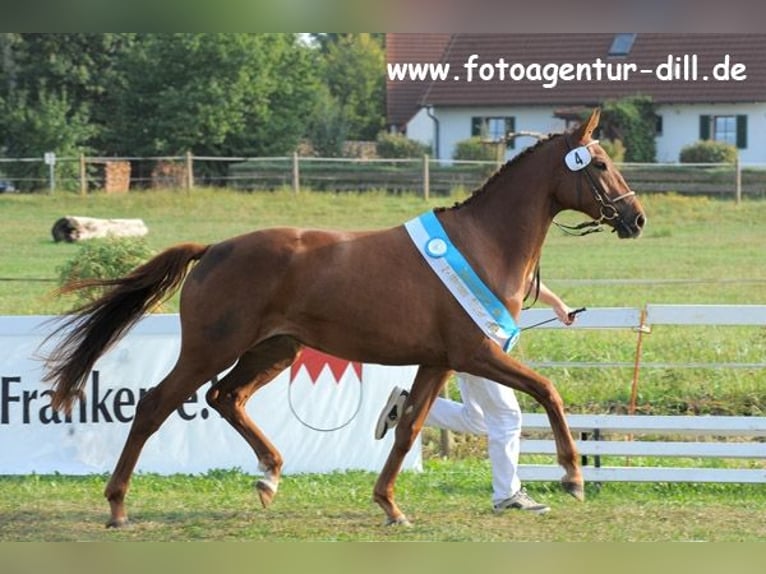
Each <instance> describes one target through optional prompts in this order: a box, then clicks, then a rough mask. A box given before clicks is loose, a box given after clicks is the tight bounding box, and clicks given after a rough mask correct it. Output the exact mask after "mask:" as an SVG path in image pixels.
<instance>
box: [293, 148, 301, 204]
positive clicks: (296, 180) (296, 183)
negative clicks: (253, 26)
mask: <svg viewBox="0 0 766 574" xmlns="http://www.w3.org/2000/svg"><path fill="white" fill-rule="evenodd" d="M300 189H301V172H300V167H299V165H298V152H297V151H294V152H293V193H295V194H297V193H298V192H299V191H300Z"/></svg>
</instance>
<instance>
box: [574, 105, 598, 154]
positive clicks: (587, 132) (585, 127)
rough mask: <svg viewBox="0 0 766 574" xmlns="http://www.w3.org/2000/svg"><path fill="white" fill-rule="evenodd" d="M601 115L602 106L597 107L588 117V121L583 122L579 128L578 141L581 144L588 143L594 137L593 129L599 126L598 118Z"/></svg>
mask: <svg viewBox="0 0 766 574" xmlns="http://www.w3.org/2000/svg"><path fill="white" fill-rule="evenodd" d="M600 117H601V108H595V109H594V110H593V111H592V112H591V114H590V117H589V118H588V121H586V122H583V124H582V125H581V126H580V127H579V128H578V130H577V141H578V142H580V144H581V145H584V144H586V143H588V142H589V141H590V140H591V139H593V137H592V136H593V130H595V129H596V128H597V127H598V120H599V118H600Z"/></svg>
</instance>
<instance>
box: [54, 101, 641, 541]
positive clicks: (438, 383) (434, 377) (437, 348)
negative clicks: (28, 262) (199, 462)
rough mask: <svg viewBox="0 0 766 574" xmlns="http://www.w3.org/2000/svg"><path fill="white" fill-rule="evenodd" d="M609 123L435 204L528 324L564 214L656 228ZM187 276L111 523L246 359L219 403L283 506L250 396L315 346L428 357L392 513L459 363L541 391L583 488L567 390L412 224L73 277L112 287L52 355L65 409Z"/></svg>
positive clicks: (378, 490) (284, 235)
mask: <svg viewBox="0 0 766 574" xmlns="http://www.w3.org/2000/svg"><path fill="white" fill-rule="evenodd" d="M598 117H599V111H598V110H594V112H593V113H592V114H591V116H590V119H589V120H588V121H586V122H585V123H583V124H582V126H581V127H579V128H577V129H576V130H575V131H572V132H569V133H565V134H556V135H552V136H549V137H548V138H547V139H545V140H542V141H540V142H538V143H537V144H536V145H534V146H533V147H531V148H530V149H528V150H526V151H525V152H523V153H522V154H520V155H519V156H518V157H516V158H514V159H513V160H511V161H510V162H508V163H507V164H505V165H504V166H503V167H502V168H500V169H499V170H498V171H497V172H496V173H495V174H494V175H493V176H492V177H490V178H489V180H488V181H487V182H486V183H485V184H484V185H483V186H482V187H481V188H480V189H479V190H477V191H475V192H474V193H473V194H472V195H471V196H470V197H469V198H468V199H467V200H466V201H464V202H462V203H460V204H456V205H455V206H454V207H452V208H441V209H437V210H436V212H435V213H436V216H437V218H438V220H439V221H440V223H441V225H442V226H443V228H444V229H445V230H446V233H447V235H448V237H449V238H450V239H451V240H452V242H453V244H454V245H455V246H456V247H457V248H458V249H459V251H460V252H461V253H462V254H463V255H464V257H465V259H466V260H467V261H468V262H469V263H470V265H471V266H472V267H473V269H474V270H475V271H476V273H477V274H478V275H480V276H481V278H482V280H483V281H484V282H485V284H486V286H487V287H489V289H490V290H491V291H492V292H494V294H495V295H496V296H497V297H498V298H499V300H500V301H501V303H502V304H503V305H504V306H505V308H507V310H508V311H509V312H510V315H511V316H512V317H513V318H514V319H516V320H518V315H519V312H520V310H521V306H522V301H523V299H524V296H525V291H526V286H527V283H528V281H527V278H528V277H529V276H530V275H531V274H532V273H533V271H534V269H535V267H536V265H537V262H538V261H539V259H540V254H541V249H542V245H543V241H544V239H545V236H546V233H547V231H548V228H549V226H550V224H551V222H552V220H553V217H554V216H555V215H556V214H557V213H559V212H560V211H562V210H566V209H572V210H577V211H580V212H582V213H584V214H586V215H587V216H589V217H591V218H593V220H594V221H595V222H598V223H603V224H607V225H609V226H611V227H612V228H613V230H614V231H616V232H617V234H618V236H619V237H621V238H627V237H637V236H638V235H640V233H641V230H642V227H643V225H644V222H645V216H644V211H643V208H642V207H641V205H640V204H639V202H638V200H637V199H636V197H635V194H634V193H633V192H632V191H630V189H629V188H628V186H627V184H626V183H625V181H624V180H623V178H622V176H621V175H620V173H619V172H618V170H617V169H616V168H615V166H614V165H613V163H612V162H611V160H610V159H609V157H608V156H607V154H606V153H605V152H604V150H603V149H602V148H601V147H600V146H599V145H598V144H597V142H596V141H595V140H593V138H592V132H593V130H594V128H596V127H597V124H598ZM580 146H587V147H585V148H583V147H580ZM573 149H580V150H582V149H586V150H587V151H588V152H589V154H590V156H592V157H591V158H588V159H590V165H587V167H585V168H584V169H580V168H577V169H575V168H573V167H572V165H571V163H570V162H569V161H567V162H565V157H567V159H568V160H571V153H570V152H572V150H573ZM568 154H569V155H568ZM586 155H587V154H586ZM577 159H578V160H579V159H580V158H579V157H578V158H577ZM193 262H196V265H194V267H193V268H192V269H191V271H189V268H190V267H191V264H192V263H193ZM187 275H188V277H187ZM184 279H185V280H184ZM182 283H183V289H182V292H181V301H180V319H181V349H180V353H179V357H178V360H177V362H176V364H175V366H174V367H173V368H172V370H171V371H170V373H169V374H168V375H167V376H166V377H165V378H164V379H163V380H162V382H160V383H159V384H158V385H157V386H156V387H154V388H152V389H151V390H150V391H149V392H148V393H147V394H146V395H145V396H144V397H143V398H142V399H141V400H140V401H139V403H138V405H137V408H136V413H135V419H134V420H133V424H132V426H131V429H130V433H129V435H128V438H127V440H126V442H125V446H124V448H123V451H122V454H121V456H120V458H119V461H118V462H117V465H116V467H115V469H114V472H113V474H112V476H111V479H110V480H109V483H108V484H107V486H106V490H105V496H106V498H107V499H108V501H109V504H110V508H111V518H110V519H109V522H108V523H107V526H114V527H117V526H122V525H124V524H126V523H127V513H126V510H125V495H126V492H127V490H128V485H129V482H130V477H131V475H132V473H133V469H134V467H135V465H136V462H137V460H138V457H139V454H140V453H141V449H142V447H143V445H144V443H145V442H146V440H147V439H148V438H149V437H150V436H151V435H152V433H154V432H155V431H156V430H157V429H158V428H159V427H160V425H161V424H162V423H163V421H165V419H166V418H167V417H168V416H169V415H170V414H171V413H172V412H173V411H174V410H175V409H176V408H177V407H178V406H179V405H181V403H183V401H184V400H186V398H187V397H189V396H190V395H191V394H192V393H194V391H196V390H197V389H198V388H199V387H200V386H201V385H203V384H204V383H206V382H207V381H210V380H211V379H213V378H214V377H215V376H216V375H217V374H218V373H220V372H222V371H223V370H225V369H226V368H227V367H229V366H230V365H232V364H234V363H235V362H236V365H235V366H234V368H233V369H232V370H231V371H230V372H229V373H228V374H227V375H226V376H225V377H223V378H222V379H221V380H220V381H218V382H216V383H215V384H213V385H212V386H211V388H210V390H209V391H208V392H207V395H206V399H207V402H208V403H209V404H210V406H211V407H213V408H214V409H215V410H217V411H218V412H219V413H220V414H221V415H222V416H223V417H224V418H225V419H226V420H227V421H228V422H229V423H230V424H231V425H232V426H233V427H234V428H235V429H236V430H237V431H238V432H239V433H240V434H241V435H242V437H243V438H244V439H245V440H246V441H247V443H248V444H249V445H250V446H251V447H252V449H253V451H254V452H255V455H256V456H257V457H258V461H259V466H260V468H261V469H262V470H263V472H264V477H263V478H262V479H261V480H259V481H258V482H257V484H256V489H257V492H258V494H259V496H260V500H261V503H262V504H263V505H264V506H268V505H269V504H270V503H271V501H272V498H273V497H274V495H275V494H276V492H277V487H278V485H279V480H280V474H281V468H282V457H281V455H280V453H279V452H278V451H277V449H276V448H274V446H273V445H272V444H271V442H269V440H268V438H267V437H266V436H264V434H263V433H262V432H261V430H260V429H259V428H258V427H257V426H256V424H255V423H254V422H253V421H252V420H251V419H250V417H249V416H248V414H247V412H246V411H245V404H246V403H247V401H248V399H249V398H250V397H251V396H252V395H253V393H255V392H256V391H257V390H258V389H260V388H261V387H263V386H264V385H266V384H267V383H268V382H269V381H271V380H272V379H273V378H274V377H276V376H277V374H279V373H280V372H281V371H282V370H284V369H286V368H287V367H289V366H290V365H291V364H292V363H293V361H295V359H296V357H297V356H298V354H299V353H300V352H301V348H302V347H303V346H310V347H313V348H315V349H318V350H320V351H323V352H325V353H328V354H331V355H335V356H337V357H342V358H345V359H349V360H352V361H361V362H370V363H380V364H388V365H408V364H416V365H419V369H418V372H417V375H416V377H415V381H414V383H413V385H412V389H411V392H410V395H409V398H408V399H407V403H406V405H405V408H404V413H403V416H402V418H401V420H400V422H399V424H398V426H397V427H396V438H395V443H394V446H393V448H392V450H391V453H390V454H389V456H388V459H387V461H386V463H385V466H384V467H383V470H382V472H381V474H380V476H379V478H378V480H377V482H376V484H375V487H374V500H375V502H377V503H378V504H379V505H380V506H381V507H382V509H383V510H384V512H385V513H386V517H387V522H388V523H390V524H406V523H407V519H406V517H405V515H404V514H403V513H402V511H401V510H399V508H398V506H397V505H396V503H395V501H394V482H395V480H396V477H397V475H398V473H399V471H400V469H401V465H402V461H403V459H404V457H405V455H406V454H407V452H408V450H409V449H410V447H411V446H412V444H413V441H414V439H415V437H416V436H417V434H418V433H419V432H420V430H421V428H422V425H423V422H424V421H425V419H426V415H427V413H428V411H429V409H430V407H431V405H432V403H433V401H434V399H435V398H436V396H437V395H438V394H439V391H440V390H441V389H442V386H443V385H444V383H445V381H446V380H447V377H448V375H449V374H450V373H451V372H452V371H462V372H467V373H472V374H474V375H478V376H481V377H487V378H489V379H492V380H494V381H497V382H498V383H499V384H502V385H506V386H509V387H512V388H514V389H517V390H519V391H523V392H525V393H528V394H529V395H531V396H532V397H534V398H535V399H536V400H537V401H538V402H539V403H540V404H541V405H542V406H543V407H544V408H545V411H546V413H547V414H548V417H549V419H550V423H551V427H552V429H553V434H554V437H555V441H556V447H557V451H558V457H557V460H558V462H559V464H561V466H562V467H563V468H564V470H565V474H564V476H563V478H562V479H561V481H562V485H563V487H564V489H565V490H566V491H567V492H569V493H570V494H572V495H573V496H574V497H576V498H577V499H580V500H581V499H582V498H583V496H584V491H583V478H582V473H581V470H580V467H579V462H578V457H577V452H576V447H575V444H574V441H573V440H572V437H571V434H570V432H569V427H568V425H567V421H566V417H565V414H564V408H563V403H562V400H561V397H560V396H559V393H558V392H557V390H556V388H555V387H554V386H553V384H552V383H551V382H550V381H549V380H547V379H546V378H544V377H543V376H541V375H539V374H537V373H536V372H534V371H532V370H531V369H529V368H527V367H526V366H524V365H523V364H521V363H520V362H518V361H517V360H515V359H513V358H511V357H510V356H509V355H508V354H506V353H505V352H504V351H503V350H502V349H501V348H500V346H499V345H498V344H496V343H495V342H494V341H492V340H491V339H490V338H489V337H488V336H487V335H486V334H485V333H484V332H482V330H481V329H479V328H477V325H476V324H475V323H474V322H473V321H472V320H471V318H470V317H469V315H468V313H466V312H465V311H464V310H463V308H461V306H460V304H459V303H458V302H457V300H456V299H455V298H453V296H452V295H451V294H450V293H449V292H448V291H447V289H446V288H445V286H444V285H443V284H442V283H441V282H440V280H439V279H438V277H437V275H436V274H435V273H434V272H433V271H432V270H431V269H429V267H428V264H427V263H426V261H425V260H424V258H423V257H422V256H421V254H420V253H419V251H418V249H417V248H416V247H415V245H414V244H413V242H412V241H411V239H410V237H409V236H408V233H407V231H406V230H405V227H404V226H401V225H399V226H397V227H393V228H391V229H384V230H380V231H363V232H349V231H319V230H305V229H294V228H275V229H266V230H260V231H255V232H252V233H248V234H245V235H241V236H239V237H234V238H232V239H229V240H226V241H222V242H220V243H217V244H214V245H200V244H195V243H185V244H181V245H177V246H175V247H171V248H169V249H167V250H166V251H164V252H163V253H161V254H160V255H158V256H156V257H155V258H153V259H152V260H150V261H149V262H148V263H146V264H144V265H142V266H141V267H139V268H137V269H136V270H134V271H133V272H132V273H131V274H130V275H128V276H126V277H124V278H121V279H114V280H111V279H105V280H95V281H90V282H87V283H79V284H75V285H70V286H67V287H66V288H65V289H64V290H65V291H71V290H74V289H79V288H83V287H85V286H93V285H96V286H103V287H108V288H109V289H108V290H106V291H105V293H104V294H103V295H102V296H101V298H99V299H98V300H96V301H94V302H91V303H88V304H85V305H83V306H82V307H80V308H78V309H76V310H75V311H74V312H73V314H72V315H70V316H69V317H68V318H67V319H66V320H65V322H64V323H63V324H62V325H61V326H60V327H59V328H58V329H57V330H56V331H55V333H54V335H55V334H58V333H60V334H61V335H62V338H61V339H60V341H59V342H58V343H57V345H56V347H55V348H54V350H53V351H52V352H51V353H50V354H49V355H48V357H47V358H46V368H47V372H46V375H45V379H46V381H48V382H50V383H52V384H53V386H54V392H53V398H52V403H53V406H54V407H55V408H57V409H60V410H63V411H68V410H71V408H72V404H73V402H74V401H75V400H76V399H77V398H78V397H79V395H80V394H81V393H82V388H83V385H84V383H85V382H86V379H87V376H88V374H89V372H90V370H91V368H92V367H93V365H94V363H95V361H96V360H97V359H98V357H99V356H101V355H102V354H103V353H104V352H105V351H106V350H107V349H108V348H109V347H110V346H111V345H112V344H113V343H115V341H117V340H118V339H119V338H120V337H121V336H122V335H123V334H124V333H125V332H126V331H127V330H128V329H129V328H130V327H132V326H133V325H134V324H135V323H136V322H137V321H138V320H139V318H140V317H141V316H142V315H144V314H145V313H146V312H148V311H150V310H151V309H152V308H153V307H154V306H155V305H156V304H157V303H159V302H160V301H162V300H163V299H164V298H166V297H167V296H168V295H169V294H171V293H172V292H173V291H175V290H176V289H177V288H178V287H179V286H180V285H181V284H182ZM371 434H372V433H371Z"/></svg>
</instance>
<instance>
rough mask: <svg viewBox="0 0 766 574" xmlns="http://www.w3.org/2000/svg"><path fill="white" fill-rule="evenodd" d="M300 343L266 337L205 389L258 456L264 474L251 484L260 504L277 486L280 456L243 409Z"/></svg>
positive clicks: (269, 498)
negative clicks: (221, 377)
mask: <svg viewBox="0 0 766 574" xmlns="http://www.w3.org/2000/svg"><path fill="white" fill-rule="evenodd" d="M300 349H301V345H300V343H298V342H297V341H296V340H295V339H293V338H291V337H286V336H280V337H274V338H272V339H268V340H266V341H264V342H262V343H260V344H258V345H257V346H256V347H253V348H252V349H250V350H249V351H247V352H246V353H245V354H244V355H242V356H241V357H240V359H239V362H238V363H237V365H236V366H235V367H234V368H233V369H232V370H231V371H230V372H229V373H228V374H227V375H226V376H225V377H224V378H223V379H221V380H220V381H219V382H218V383H216V384H215V385H213V386H212V387H211V388H210V390H209V391H208V392H207V402H208V404H210V406H211V407H213V408H214V409H215V410H217V411H218V412H219V413H220V414H221V415H222V416H223V417H224V418H225V419H226V420H227V421H228V422H229V424H231V426H233V427H234V428H235V429H236V430H237V432H239V434H241V435H242V437H243V438H244V439H245V440H246V441H247V443H248V444H249V445H250V447H251V448H252V449H253V451H254V452H255V455H256V456H257V457H258V463H259V466H260V468H261V469H262V470H263V471H264V473H265V477H264V478H263V479H261V480H259V481H258V482H257V483H256V484H255V488H256V490H257V491H258V496H259V497H260V499H261V504H263V506H264V507H267V506H268V505H269V504H271V501H272V499H273V498H274V495H275V494H276V492H277V487H278V486H279V479H280V476H281V471H282V456H281V455H280V454H279V451H277V449H276V448H275V447H274V445H273V444H271V442H270V441H269V440H268V439H267V438H266V436H265V435H264V434H263V432H262V431H261V430H260V429H259V428H258V427H257V426H256V425H255V424H254V423H253V421H252V419H251V418H250V417H249V416H248V414H247V411H246V410H245V405H246V404H247V401H248V400H249V399H250V397H251V396H252V395H253V393H255V391H257V390H258V389H259V388H261V387H262V386H264V385H265V384H267V383H268V382H270V381H271V380H272V379H274V377H276V376H277V375H278V374H279V373H281V372H282V371H283V370H284V369H286V368H287V367H289V366H290V365H291V364H292V363H293V361H294V360H295V357H296V356H297V355H298V353H299V352H300Z"/></svg>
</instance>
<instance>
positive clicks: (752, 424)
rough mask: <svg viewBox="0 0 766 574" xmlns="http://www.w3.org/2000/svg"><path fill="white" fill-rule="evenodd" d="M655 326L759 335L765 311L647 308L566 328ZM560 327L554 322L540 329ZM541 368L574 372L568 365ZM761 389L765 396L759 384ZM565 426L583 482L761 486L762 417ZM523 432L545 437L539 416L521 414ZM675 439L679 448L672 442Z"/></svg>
mask: <svg viewBox="0 0 766 574" xmlns="http://www.w3.org/2000/svg"><path fill="white" fill-rule="evenodd" d="M549 314H550V312H549V311H548V312H546V311H545V310H542V309H540V310H530V311H528V312H526V313H525V314H524V317H523V320H522V327H523V326H528V325H534V324H535V323H537V322H539V321H541V320H544V319H545V318H546V316H549ZM659 325H727V326H763V327H766V305H647V306H646V308H645V309H636V308H608V309H594V310H592V311H588V312H587V313H585V314H583V315H582V316H581V317H580V318H579V319H578V321H577V323H576V324H575V325H574V326H573V327H568V328H569V329H572V328H575V329H631V330H633V331H635V332H636V333H637V336H638V337H642V336H643V335H645V334H648V333H651V330H652V328H653V327H655V326H659ZM562 327H563V326H562V325H561V323H559V322H558V321H556V322H552V323H548V324H545V325H541V326H540V328H549V329H559V328H562ZM545 365H546V366H567V367H571V366H573V365H572V364H571V363H558V364H557V363H546V364H545ZM635 365H636V368H637V371H638V368H639V367H640V366H641V363H640V345H637V355H636V362H635ZM695 365H696V366H700V365H698V364H695ZM589 366H593V365H591V364H589ZM644 366H650V367H651V366H653V365H652V364H648V365H644ZM662 366H663V367H666V366H667V365H662ZM677 366H682V365H680V364H679V365H677ZM702 366H704V365H702ZM714 366H715V368H726V367H731V368H736V367H739V366H740V365H739V364H738V363H732V364H730V365H729V364H726V363H723V364H720V363H716V364H715V365H714ZM747 366H748V368H762V369H765V371H764V372H766V363H748V365H747ZM635 382H636V381H635V379H634V384H635ZM764 385H765V388H764V390H765V391H766V382H765V383H764ZM567 419H568V422H569V425H570V427H571V429H572V431H573V432H576V433H580V440H579V441H577V445H578V448H579V450H580V454H581V455H582V456H583V462H584V466H583V474H584V478H585V480H588V481H597V482H599V481H603V482H607V481H635V482H737V483H739V482H742V483H745V482H757V483H766V417H742V416H645V415H569V416H568V417H567ZM523 426H524V431H525V434H528V433H530V432H531V433H546V434H547V433H549V432H550V426H549V423H548V418H547V416H545V415H542V414H532V413H530V414H525V415H524V425H523ZM681 438H683V439H685V440H679V439H681ZM555 452H556V449H555V443H554V441H553V440H552V439H547V438H546V439H539V438H534V439H531V438H530V439H525V440H523V441H522V453H523V454H525V455H527V454H545V455H553V454H555ZM602 457H626V460H625V461H624V462H625V464H623V465H621V466H618V465H616V464H612V463H610V465H602ZM630 457H651V458H688V459H693V461H692V464H694V466H673V467H668V466H632V465H631V460H630ZM710 458H725V459H743V460H744V461H745V462H744V463H743V464H742V465H740V467H737V468H731V467H727V468H709V467H708V466H709V464H708V463H706V462H699V461H700V459H710ZM522 460H523V459H522ZM610 460H611V459H610ZM519 474H520V476H521V478H522V480H527V481H529V480H558V479H559V478H560V477H561V469H560V467H559V466H558V465H556V464H554V463H551V464H522V465H521V466H520V468H519Z"/></svg>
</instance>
